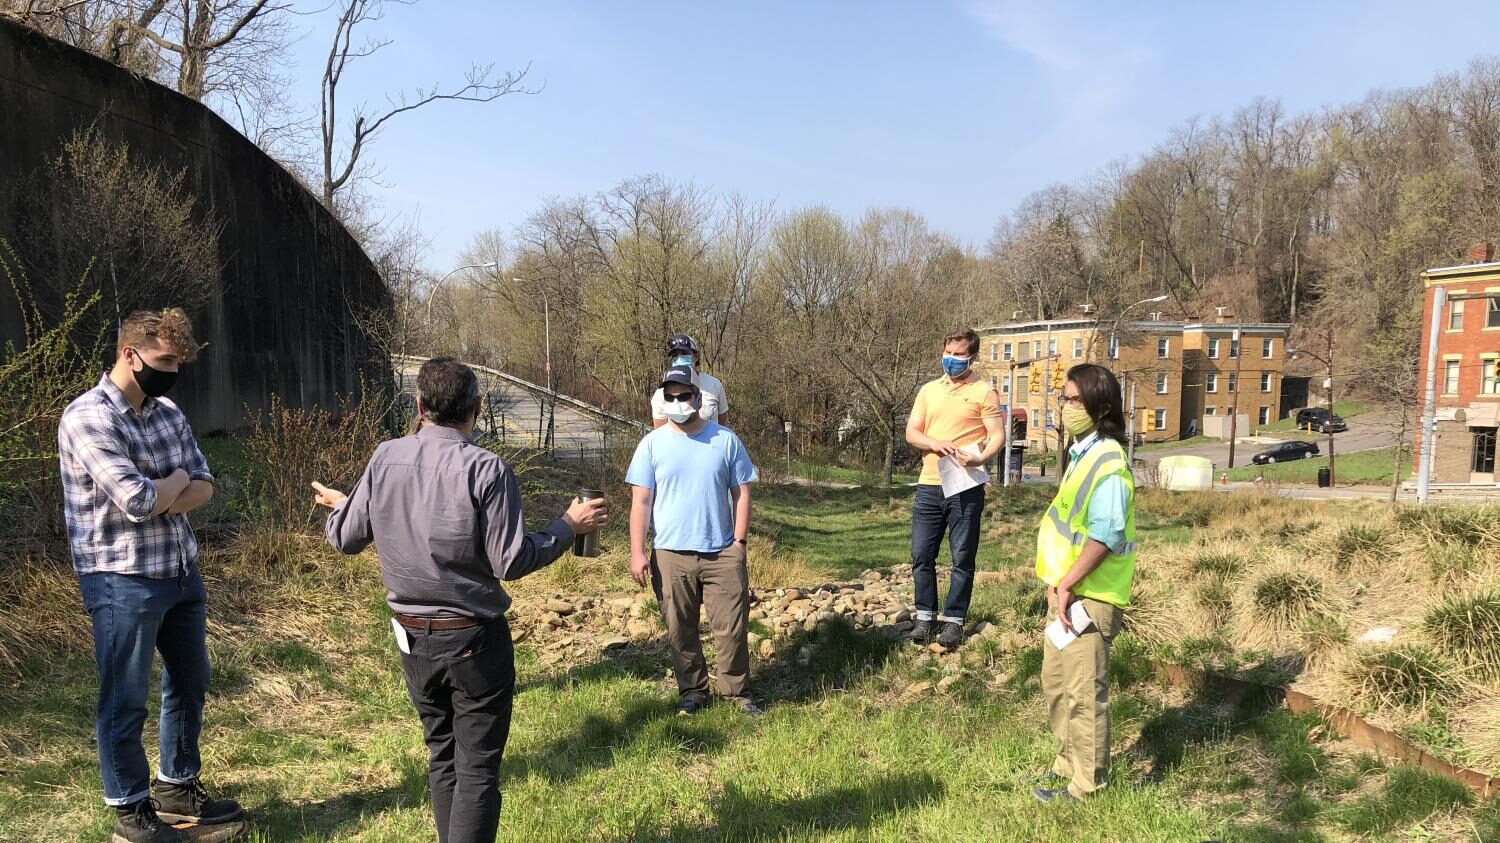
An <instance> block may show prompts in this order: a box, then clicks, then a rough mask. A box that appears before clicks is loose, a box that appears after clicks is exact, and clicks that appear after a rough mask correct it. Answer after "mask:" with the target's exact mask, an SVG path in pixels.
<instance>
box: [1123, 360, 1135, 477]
mask: <svg viewBox="0 0 1500 843" xmlns="http://www.w3.org/2000/svg"><path fill="white" fill-rule="evenodd" d="M1125 377H1126V378H1129V380H1130V405H1129V406H1130V415H1129V416H1126V417H1125V424H1126V427H1127V430H1128V434H1127V435H1126V437H1125V441H1126V443H1127V444H1126V447H1125V451H1126V455H1125V456H1126V459H1125V463H1126V464H1127V465H1129V466H1131V470H1132V471H1134V470H1135V379H1134V378H1131V377H1130V376H1129V375H1126V376H1125Z"/></svg>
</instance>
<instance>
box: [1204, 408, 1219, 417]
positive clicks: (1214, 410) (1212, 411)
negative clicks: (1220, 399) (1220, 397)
mask: <svg viewBox="0 0 1500 843" xmlns="http://www.w3.org/2000/svg"><path fill="white" fill-rule="evenodd" d="M1218 412H1219V408H1218V407H1204V408H1203V415H1205V416H1212V415H1214V414H1216V413H1218Z"/></svg>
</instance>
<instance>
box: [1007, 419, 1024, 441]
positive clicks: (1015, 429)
mask: <svg viewBox="0 0 1500 843" xmlns="http://www.w3.org/2000/svg"><path fill="white" fill-rule="evenodd" d="M1010 441H1012V442H1025V441H1026V417H1025V416H1015V415H1012V416H1011V417H1010Z"/></svg>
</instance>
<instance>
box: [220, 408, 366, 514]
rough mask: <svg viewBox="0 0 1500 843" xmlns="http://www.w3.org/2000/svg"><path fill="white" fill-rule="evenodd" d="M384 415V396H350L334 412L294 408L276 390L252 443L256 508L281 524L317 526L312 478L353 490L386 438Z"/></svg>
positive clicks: (251, 479)
mask: <svg viewBox="0 0 1500 843" xmlns="http://www.w3.org/2000/svg"><path fill="white" fill-rule="evenodd" d="M367 398H368V399H373V398H374V396H367ZM384 415H385V405H384V404H383V402H381V401H378V400H365V401H363V402H359V403H356V402H355V401H354V400H353V399H350V398H345V399H344V400H343V402H341V404H340V405H339V409H338V412H337V413H333V412H329V411H328V410H325V409H322V408H312V409H294V408H290V407H287V406H285V405H284V404H282V403H281V398H280V396H272V398H271V407H270V409H269V410H268V411H267V412H266V413H264V414H262V415H261V416H260V417H259V418H257V419H256V421H255V427H254V429H253V430H252V431H251V434H250V437H249V441H248V443H247V445H248V447H247V448H246V452H247V459H248V462H249V474H250V477H249V486H250V490H251V501H250V509H251V511H252V512H253V513H254V514H255V515H257V516H258V517H259V518H260V519H261V520H262V521H264V522H265V523H267V524H269V525H272V526H275V527H279V528H281V529H285V530H290V531H293V532H306V531H308V530H309V529H311V528H312V527H313V524H314V522H315V520H316V517H317V513H316V511H315V510H316V506H315V505H314V504H313V501H312V498H313V493H312V485H311V484H312V482H313V481H314V480H317V481H319V482H322V483H324V484H325V485H328V486H330V487H332V488H335V489H340V490H342V491H344V492H349V491H350V490H351V489H352V488H353V486H354V483H355V481H357V480H358V479H359V476H360V473H361V472H363V471H364V468H365V464H366V463H367V462H369V459H370V455H371V454H372V453H374V451H375V446H376V445H378V444H379V443H380V440H381V439H382V438H383V437H382V421H383V419H384Z"/></svg>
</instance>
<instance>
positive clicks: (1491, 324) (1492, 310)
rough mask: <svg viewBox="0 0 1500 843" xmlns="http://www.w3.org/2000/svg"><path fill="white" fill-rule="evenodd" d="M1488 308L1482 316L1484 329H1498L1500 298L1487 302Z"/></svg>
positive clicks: (1499, 326)
mask: <svg viewBox="0 0 1500 843" xmlns="http://www.w3.org/2000/svg"><path fill="white" fill-rule="evenodd" d="M1488 301H1489V303H1490V307H1489V310H1488V312H1486V313H1485V316H1484V327H1486V328H1500V296H1496V297H1494V298H1492V299H1489V300H1488Z"/></svg>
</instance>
